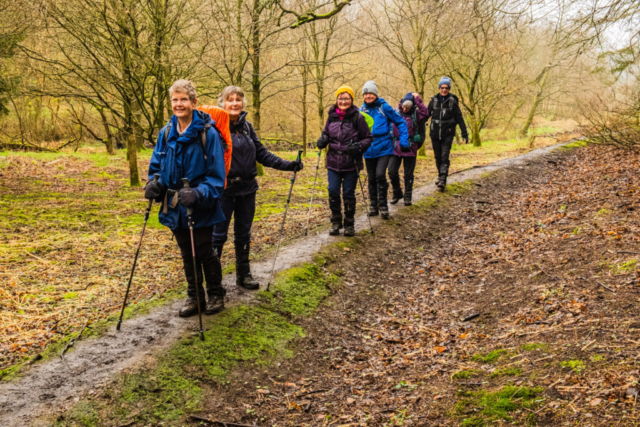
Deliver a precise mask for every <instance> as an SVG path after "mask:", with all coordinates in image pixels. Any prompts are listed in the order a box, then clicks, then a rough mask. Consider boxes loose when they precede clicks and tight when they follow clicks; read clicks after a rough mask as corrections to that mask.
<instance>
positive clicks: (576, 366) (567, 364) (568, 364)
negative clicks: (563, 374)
mask: <svg viewBox="0 0 640 427" xmlns="http://www.w3.org/2000/svg"><path fill="white" fill-rule="evenodd" d="M560 366H562V367H563V368H569V369H571V370H572V371H573V372H575V373H576V374H579V373H580V372H582V371H583V370H584V368H585V364H584V362H583V361H582V360H578V359H572V360H565V361H562V362H560Z"/></svg>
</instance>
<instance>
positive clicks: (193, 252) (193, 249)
mask: <svg viewBox="0 0 640 427" xmlns="http://www.w3.org/2000/svg"><path fill="white" fill-rule="evenodd" d="M182 186H183V187H184V188H189V180H188V179H187V178H182ZM192 214H193V208H187V219H188V220H189V222H188V225H189V233H191V255H192V257H193V274H194V276H195V280H196V303H197V304H198V320H199V321H200V341H204V329H203V328H202V310H201V309H200V289H198V265H197V263H196V246H195V244H194V243H193V221H192V220H191V215H192ZM203 286H204V284H203Z"/></svg>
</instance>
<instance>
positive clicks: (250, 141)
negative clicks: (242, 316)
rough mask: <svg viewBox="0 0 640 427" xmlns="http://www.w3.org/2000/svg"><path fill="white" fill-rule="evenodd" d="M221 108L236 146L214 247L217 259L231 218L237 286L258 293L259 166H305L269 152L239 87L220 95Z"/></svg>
mask: <svg viewBox="0 0 640 427" xmlns="http://www.w3.org/2000/svg"><path fill="white" fill-rule="evenodd" d="M218 105H219V106H220V107H222V108H224V109H225V110H226V112H227V113H228V114H229V120H230V122H229V129H230V131H231V141H232V144H233V149H232V155H231V167H230V169H229V174H228V175H227V188H226V189H225V190H224V193H223V195H222V198H221V207H222V212H223V213H224V216H225V218H226V219H225V221H222V222H220V223H218V224H216V225H215V226H214V227H213V247H214V250H215V252H216V253H217V254H218V256H220V255H222V248H223V246H224V244H225V243H226V241H227V234H228V231H229V225H230V224H231V218H232V217H234V218H235V219H234V222H233V231H234V235H233V242H234V244H235V250H236V285H238V286H240V287H243V288H245V289H251V290H253V289H258V288H259V287H260V284H259V283H258V281H257V280H255V279H254V278H253V276H252V275H251V267H250V264H249V253H250V251H251V226H252V224H253V217H254V215H255V212H256V192H257V191H258V181H257V180H256V176H258V168H257V167H256V162H258V163H260V164H262V165H264V166H267V167H270V168H274V169H277V170H281V171H295V170H298V171H299V170H302V168H303V166H304V165H303V163H302V162H298V161H292V162H290V161H287V160H284V159H281V158H280V157H278V156H276V155H275V154H272V153H270V152H269V150H267V149H266V147H265V146H264V145H262V143H261V142H260V138H258V135H257V134H256V131H255V130H254V129H253V126H252V125H251V123H250V122H249V121H248V120H247V112H246V111H244V108H245V107H246V105H247V101H246V98H245V96H244V92H243V90H242V89H241V88H239V87H238V86H227V87H226V88H224V89H223V90H222V93H220V97H219V98H218Z"/></svg>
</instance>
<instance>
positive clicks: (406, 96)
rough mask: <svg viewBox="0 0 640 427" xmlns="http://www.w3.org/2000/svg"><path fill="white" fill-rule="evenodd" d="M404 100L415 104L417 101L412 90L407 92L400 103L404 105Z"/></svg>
mask: <svg viewBox="0 0 640 427" xmlns="http://www.w3.org/2000/svg"><path fill="white" fill-rule="evenodd" d="M404 101H411V102H413V103H414V104H415V103H416V98H415V97H414V96H413V94H412V93H411V92H409V93H407V94H406V95H405V96H404V98H402V100H400V105H402V103H403V102H404Z"/></svg>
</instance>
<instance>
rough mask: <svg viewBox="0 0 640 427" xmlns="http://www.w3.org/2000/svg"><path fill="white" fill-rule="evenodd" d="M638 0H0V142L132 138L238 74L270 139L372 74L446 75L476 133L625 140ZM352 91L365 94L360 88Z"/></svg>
mask: <svg viewBox="0 0 640 427" xmlns="http://www.w3.org/2000/svg"><path fill="white" fill-rule="evenodd" d="M639 19H640V4H639V3H638V2H628V1H616V0H607V1H600V0H585V1H564V0H554V1H551V0H528V1H525V0H522V1H520V0H515V1H514V0H342V1H338V0H62V1H60V0H56V1H54V0H35V1H29V2H27V1H22V0H0V113H1V114H2V116H1V117H0V144H2V146H3V147H4V148H11V149H32V150H56V149H60V148H62V147H64V146H71V147H73V146H74V145H75V146H79V145H80V143H81V142H87V141H96V142H97V143H101V144H103V145H104V149H105V150H106V151H107V152H108V153H110V154H113V153H115V150H116V149H119V148H126V149H127V158H128V161H129V165H130V175H131V176H130V181H131V184H132V185H137V184H139V182H140V180H139V174H138V170H137V162H136V151H137V150H139V149H142V148H143V147H144V146H145V144H147V146H150V145H153V144H154V143H155V136H156V135H157V132H158V130H159V128H161V127H162V126H163V125H164V124H165V123H166V121H167V120H168V118H169V117H170V115H171V112H170V108H169V103H168V93H167V89H168V88H169V86H170V85H171V83H172V82H173V81H174V80H176V79H178V78H188V79H190V80H192V81H194V82H195V83H196V84H197V87H198V90H199V93H200V99H199V101H200V102H201V103H216V98H217V95H218V93H219V92H220V90H221V89H222V88H223V87H224V86H227V85H231V84H233V85H239V86H241V87H243V88H244V89H245V91H246V93H247V95H248V101H249V106H248V109H249V111H250V113H251V117H250V120H251V121H252V122H253V124H254V127H255V128H256V130H257V131H258V133H259V135H260V136H261V137H262V139H263V140H264V141H266V142H268V143H280V144H302V145H303V146H304V147H307V145H308V144H309V143H311V142H313V141H315V139H316V138H317V136H318V135H319V133H320V129H321V128H322V126H323V124H324V121H325V114H326V111H327V109H328V107H329V106H330V105H331V104H332V102H333V98H334V90H335V88H337V87H338V86H339V85H341V84H349V85H351V86H353V87H354V88H355V89H356V90H357V91H358V92H359V89H360V88H361V86H362V84H363V83H364V82H365V81H366V80H370V79H374V80H375V81H376V82H377V83H378V86H379V88H380V92H381V96H382V97H384V98H385V99H387V100H388V101H389V102H390V103H391V104H392V105H394V106H395V105H397V102H398V100H399V99H400V98H401V97H402V96H403V95H404V94H405V93H406V92H408V91H416V92H419V93H420V94H422V95H423V96H425V97H427V98H428V97H430V96H432V95H433V94H435V93H436V91H437V87H436V86H437V81H438V80H439V78H440V77H441V76H442V75H449V76H451V78H452V79H453V82H454V83H453V88H452V93H454V94H457V95H458V96H459V98H460V102H461V106H462V109H463V113H464V116H465V120H466V121H467V125H468V128H469V132H470V135H471V139H472V143H473V144H474V145H476V146H480V145H481V144H482V135H483V134H482V131H483V130H484V129H487V128H491V129H494V130H501V131H503V132H507V131H512V132H513V131H514V130H516V131H517V133H518V135H520V136H521V137H526V136H527V135H528V133H529V131H530V127H531V124H532V122H533V120H534V118H535V117H543V118H546V119H550V120H552V119H553V120H557V119H562V118H572V119H574V120H577V121H578V122H579V123H582V124H584V125H587V128H588V130H589V131H590V132H591V134H592V136H593V137H594V138H595V139H599V140H601V141H614V142H619V143H625V144H628V143H629V141H635V140H637V136H638V125H639V124H640V123H639V120H640V113H639V111H640V97H639V93H640V90H639V85H638V78H637V77H638V76H639V75H640V70H639V69H638V65H639V64H640V61H639V54H640V44H639V43H638V35H639V34H638V28H640V26H639V25H638V21H639ZM357 102H358V103H360V102H361V100H357Z"/></svg>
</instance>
